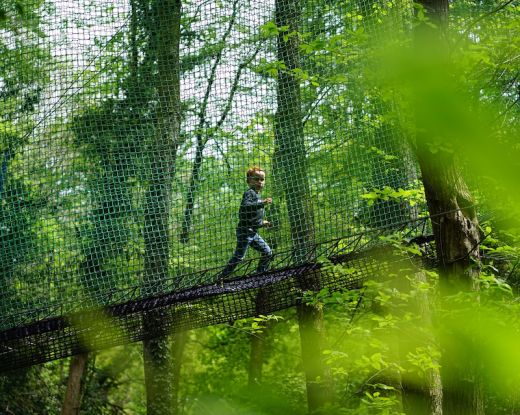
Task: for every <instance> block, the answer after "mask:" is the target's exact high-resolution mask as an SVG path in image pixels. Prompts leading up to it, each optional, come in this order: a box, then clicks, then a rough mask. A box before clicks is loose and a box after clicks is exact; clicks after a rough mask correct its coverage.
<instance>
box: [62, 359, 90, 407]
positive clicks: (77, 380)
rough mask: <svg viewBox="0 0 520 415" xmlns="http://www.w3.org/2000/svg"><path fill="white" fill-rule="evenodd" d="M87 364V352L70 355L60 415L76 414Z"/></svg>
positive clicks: (79, 404)
mask: <svg viewBox="0 0 520 415" xmlns="http://www.w3.org/2000/svg"><path fill="white" fill-rule="evenodd" d="M87 366H88V353H81V354H78V355H75V356H72V357H71V359H70V367H69V379H68V381H67V390H66V392H65V398H64V399H63V406H62V408H61V415H78V414H79V409H80V406H81V397H82V394H83V387H84V384H85V375H86V373H87Z"/></svg>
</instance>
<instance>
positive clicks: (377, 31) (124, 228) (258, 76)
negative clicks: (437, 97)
mask: <svg viewBox="0 0 520 415" xmlns="http://www.w3.org/2000/svg"><path fill="white" fill-rule="evenodd" d="M76 3H77V2H75V3H74V5H73V4H72V3H71V2H65V1H61V0H56V1H53V2H50V1H49V2H41V4H40V2H38V3H37V4H36V3H35V4H33V5H32V6H31V5H27V6H26V7H16V5H15V4H14V3H13V5H12V6H10V5H9V2H8V3H7V5H5V6H4V5H2V7H5V10H2V16H4V17H2V20H1V21H0V25H1V26H0V27H1V28H2V29H3V30H2V33H1V34H0V47H1V48H2V54H3V56H4V65H3V66H2V67H1V68H0V99H1V100H2V105H1V106H0V152H1V153H2V155H3V156H2V158H1V159H2V166H1V171H0V244H1V247H0V369H1V370H6V369H10V368H15V367H20V366H28V365H32V364H37V363H40V362H45V361H49V360H52V359H57V358H62V357H66V356H70V355H72V354H75V353H78V352H81V351H84V350H93V349H94V350H96V349H101V348H106V347H111V346H114V345H119V344H125V343H128V342H133V341H139V340H142V339H144V338H146V337H150V336H159V335H163V334H165V333H168V332H170V331H172V330H184V329H189V328H194V327H201V326H205V325H212V324H218V323H225V322H230V321H234V320H236V319H240V318H245V317H248V316H253V315H257V314H259V313H262V314H265V313H269V312H273V311H275V310H280V309H283V308H287V307H290V306H293V305H295V304H296V303H297V302H298V301H301V297H302V293H303V292H304V291H305V290H306V289H320V288H329V289H330V290H339V289H351V288H356V287H359V286H360V284H361V283H362V281H363V280H364V279H366V278H367V277H369V276H370V277H372V276H374V275H378V274H384V272H385V268H384V265H383V264H384V262H382V261H378V260H377V258H378V255H377V253H378V252H379V251H381V250H384V249H385V248H384V246H383V245H384V244H383V243H382V242H381V238H380V237H381V235H388V234H392V233H394V232H400V233H401V234H402V235H408V237H409V238H411V239H413V238H415V237H418V236H421V235H423V234H425V233H427V230H428V220H427V219H426V218H425V216H424V212H426V208H425V206H424V200H423V199H424V198H423V195H422V190H421V189H422V187H421V186H420V184H419V181H418V176H417V172H416V165H415V161H414V158H413V156H412V155H411V153H410V151H409V149H408V148H407V146H406V145H405V144H404V143H405V142H406V140H404V137H403V134H402V132H401V131H400V130H399V128H398V127H397V126H396V125H395V120H393V119H392V118H391V117H387V116H386V115H387V114H388V113H389V111H390V107H391V103H389V102H388V99H387V98H386V97H384V96H382V94H381V92H380V91H378V89H377V88H376V87H374V86H371V85H370V82H369V79H368V78H369V76H368V75H367V71H366V67H367V66H368V64H367V63H366V62H367V61H366V59H367V56H369V55H370V51H371V50H372V49H371V48H373V42H374V40H375V41H377V40H378V39H381V38H382V37H383V36H384V35H385V33H388V32H387V30H388V29H389V28H395V29H396V30H395V31H396V33H402V31H403V29H406V27H407V25H408V24H409V20H410V17H411V14H412V8H411V3H410V2H408V1H400V0H398V1H392V2H387V1H378V0H355V1H338V2H331V1H328V0H265V1H258V0H255V1H252V0H223V1H220V2H213V1H206V2H204V1H200V2H188V1H186V2H183V4H182V5H181V4H180V1H174V0H169V1H167V0H155V1H151V2H137V1H129V2H126V1H122V0H117V1H113V0H110V1H108V0H97V1H96V2H91V3H79V4H76ZM181 6H182V7H181ZM251 166H260V167H261V168H262V169H263V170H264V171H265V173H266V186H265V188H264V189H262V192H261V197H263V198H267V197H271V198H272V199H273V203H272V204H270V205H267V206H266V213H265V219H266V220H268V221H269V222H270V224H271V226H270V227H269V228H266V229H262V230H260V235H261V236H262V238H263V239H265V241H266V243H267V244H268V245H269V246H270V248H271V249H272V251H273V253H274V256H273V260H272V262H271V263H270V268H269V269H268V270H267V271H266V272H262V273H255V272H254V269H255V267H256V263H257V261H258V258H257V257H255V254H253V253H251V252H250V253H249V254H248V257H247V258H246V259H245V260H244V261H242V262H241V263H240V264H239V266H238V267H237V268H236V269H235V270H234V273H233V274H232V275H230V276H229V277H227V278H226V279H225V280H224V281H218V280H219V275H221V273H222V271H223V269H224V267H225V266H226V264H227V262H228V261H229V259H230V258H231V256H232V254H233V251H234V249H235V246H236V243H237V236H236V227H237V222H238V211H239V207H240V200H241V197H242V194H243V192H244V191H245V190H247V188H248V184H247V183H246V176H245V173H246V171H247V170H248V169H249V168H250V167H251ZM337 264H346V265H347V267H348V269H350V270H351V271H350V272H343V273H342V272H341V270H340V269H338V268H337V267H335V265H337ZM151 312H154V313H157V312H158V313H160V316H161V319H162V321H163V322H164V324H163V325H161V326H160V327H157V329H156V330H155V331H154V330H149V329H146V330H145V328H144V325H143V321H144V319H145V318H146V315H147V314H148V313H151Z"/></svg>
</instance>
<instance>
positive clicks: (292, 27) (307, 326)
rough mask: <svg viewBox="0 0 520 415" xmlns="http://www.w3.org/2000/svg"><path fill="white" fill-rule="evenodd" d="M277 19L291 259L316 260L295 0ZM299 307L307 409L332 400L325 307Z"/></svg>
mask: <svg viewBox="0 0 520 415" xmlns="http://www.w3.org/2000/svg"><path fill="white" fill-rule="evenodd" d="M275 8H276V11H275V13H276V16H275V23H276V25H277V27H278V28H281V27H285V28H286V29H285V30H283V31H280V34H279V35H278V49H277V57H278V61H279V62H282V63H283V64H284V66H285V67H284V68H283V69H280V70H279V71H278V84H277V112H276V117H275V144H276V153H275V154H276V160H275V165H276V168H277V169H279V170H280V172H279V173H278V174H277V177H281V178H283V183H282V187H283V189H284V193H285V197H286V200H287V210H288V217H289V225H290V229H291V240H292V246H293V256H294V262H295V263H305V262H311V261H314V259H315V258H314V256H315V255H314V254H315V253H314V217H313V211H312V204H311V196H310V186H309V178H308V171H307V159H306V157H305V143H304V134H303V122H302V115H301V98H300V86H299V80H298V79H297V77H296V76H295V73H294V70H295V69H297V68H299V67H300V55H299V43H298V34H297V33H298V30H299V25H300V20H301V4H300V1H299V0H277V1H276V3H275ZM300 287H301V289H302V291H306V290H319V289H320V284H319V274H318V273H313V274H312V275H306V276H301V280H300ZM297 307H298V319H299V324H300V339H301V345H302V359H303V366H304V370H305V376H306V381H307V400H308V406H309V411H310V412H316V411H317V410H319V409H321V408H323V406H324V405H325V404H326V403H327V402H328V401H329V400H330V398H329V395H330V391H329V388H328V385H329V382H328V379H329V376H328V372H327V370H326V368H325V365H324V363H323V360H322V351H323V350H322V341H323V338H324V336H323V333H324V330H323V310H322V308H320V307H314V306H310V305H307V304H300V305H298V306H297Z"/></svg>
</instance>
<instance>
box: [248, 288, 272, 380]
mask: <svg viewBox="0 0 520 415" xmlns="http://www.w3.org/2000/svg"><path fill="white" fill-rule="evenodd" d="M270 294H271V293H270V292H269V291H268V290H267V289H261V290H259V291H258V294H257V296H256V299H255V303H256V304H255V308H256V315H257V316H258V315H260V314H261V313H262V310H265V301H266V300H267V299H268V298H269V295H270ZM270 329H271V324H270V323H269V322H266V326H265V327H264V329H263V330H262V333H254V334H253V335H251V351H250V355H249V371H248V374H249V386H250V387H254V386H256V385H259V384H260V382H261V381H262V369H263V365H264V357H265V346H266V341H267V339H268V336H269V331H270Z"/></svg>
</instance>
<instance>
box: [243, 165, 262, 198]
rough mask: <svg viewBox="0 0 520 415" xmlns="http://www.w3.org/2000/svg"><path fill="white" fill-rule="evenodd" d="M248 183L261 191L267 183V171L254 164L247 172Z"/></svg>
mask: <svg viewBox="0 0 520 415" xmlns="http://www.w3.org/2000/svg"><path fill="white" fill-rule="evenodd" d="M246 177H247V184H248V185H249V187H251V188H252V189H254V190H256V191H257V192H259V191H261V190H262V189H263V188H264V185H265V171H264V170H263V169H261V168H260V167H257V166H253V167H250V168H249V170H247V173H246Z"/></svg>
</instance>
